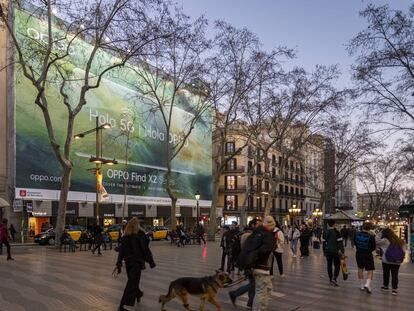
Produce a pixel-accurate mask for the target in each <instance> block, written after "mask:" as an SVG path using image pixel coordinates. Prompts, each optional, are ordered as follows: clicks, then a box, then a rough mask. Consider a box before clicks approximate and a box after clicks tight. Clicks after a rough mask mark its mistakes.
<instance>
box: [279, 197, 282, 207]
mask: <svg viewBox="0 0 414 311" xmlns="http://www.w3.org/2000/svg"><path fill="white" fill-rule="evenodd" d="M279 208H280V209H282V200H281V199H280V200H279Z"/></svg>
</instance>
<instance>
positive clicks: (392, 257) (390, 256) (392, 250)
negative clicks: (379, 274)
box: [385, 244, 405, 264]
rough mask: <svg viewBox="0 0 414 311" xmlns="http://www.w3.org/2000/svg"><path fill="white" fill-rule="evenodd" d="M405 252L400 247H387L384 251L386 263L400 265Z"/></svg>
mask: <svg viewBox="0 0 414 311" xmlns="http://www.w3.org/2000/svg"><path fill="white" fill-rule="evenodd" d="M404 256H405V252H404V250H403V248H402V247H401V246H398V245H391V244H390V245H389V246H388V248H387V250H386V251H385V259H386V260H387V261H388V262H392V263H396V264H400V263H402V262H403V261H404Z"/></svg>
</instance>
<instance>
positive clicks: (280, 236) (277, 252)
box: [270, 220, 285, 278]
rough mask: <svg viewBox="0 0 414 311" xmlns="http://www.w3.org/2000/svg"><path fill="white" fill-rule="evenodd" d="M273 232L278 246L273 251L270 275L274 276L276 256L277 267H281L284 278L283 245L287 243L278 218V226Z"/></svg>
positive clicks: (280, 271)
mask: <svg viewBox="0 0 414 311" xmlns="http://www.w3.org/2000/svg"><path fill="white" fill-rule="evenodd" d="M273 234H274V236H275V240H276V247H275V249H274V251H273V257H272V268H271V269H270V275H272V276H273V265H274V263H275V258H276V262H277V267H278V269H279V274H280V277H281V278H284V277H285V275H284V274H283V261H282V255H283V245H284V244H285V235H284V233H283V230H282V229H281V227H280V224H279V222H278V221H277V220H276V228H275V229H274V230H273Z"/></svg>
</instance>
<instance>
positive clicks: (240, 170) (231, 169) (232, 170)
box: [224, 165, 245, 173]
mask: <svg viewBox="0 0 414 311" xmlns="http://www.w3.org/2000/svg"><path fill="white" fill-rule="evenodd" d="M244 169H245V167H244V166H240V165H237V166H236V167H226V168H225V169H224V173H244Z"/></svg>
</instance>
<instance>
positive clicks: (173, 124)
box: [131, 9, 211, 227]
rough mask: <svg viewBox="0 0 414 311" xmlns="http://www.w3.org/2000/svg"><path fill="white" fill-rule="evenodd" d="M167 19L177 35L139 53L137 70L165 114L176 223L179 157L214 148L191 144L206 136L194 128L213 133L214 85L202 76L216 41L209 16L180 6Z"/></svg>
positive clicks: (158, 112) (152, 103)
mask: <svg viewBox="0 0 414 311" xmlns="http://www.w3.org/2000/svg"><path fill="white" fill-rule="evenodd" d="M166 24H167V27H166V28H167V29H168V32H169V33H170V34H171V35H170V36H169V37H168V38H167V39H166V40H163V41H162V42H161V41H158V42H153V44H152V45H151V53H150V54H148V55H147V56H146V57H145V58H136V61H137V62H139V63H140V64H141V65H142V69H136V68H131V69H132V70H133V71H134V73H135V74H136V76H137V79H136V81H135V83H134V85H133V87H134V88H135V89H136V90H137V91H138V92H139V93H140V94H141V95H142V96H144V97H145V98H146V100H147V101H148V106H149V111H148V114H149V115H152V117H153V118H159V119H160V124H159V125H158V126H159V128H160V130H161V131H162V132H163V134H162V137H163V139H160V143H161V144H163V146H164V151H165V152H164V160H163V165H165V168H166V169H165V174H164V176H165V178H164V182H163V187H164V188H165V190H166V192H167V193H168V196H169V198H170V199H171V218H170V223H171V226H172V227H174V226H175V224H176V206H177V200H178V198H179V196H180V193H179V192H180V191H183V186H184V185H183V184H180V187H178V184H179V183H180V181H179V175H177V165H178V164H177V162H176V160H177V159H178V158H179V157H180V156H181V157H190V155H191V154H192V156H196V155H195V153H196V150H199V152H203V155H204V156H206V155H211V154H210V153H208V149H205V148H201V147H194V148H191V144H194V143H198V144H201V145H202V141H198V142H195V138H194V136H192V134H193V132H195V131H196V130H199V131H204V132H203V133H204V134H203V135H210V133H211V128H210V125H211V120H210V119H209V115H210V111H209V110H210V108H211V106H210V102H209V100H208V94H209V89H208V85H206V84H205V83H204V82H203V80H202V78H203V75H204V73H205V70H206V67H205V63H204V61H203V58H202V56H203V54H204V53H206V52H207V51H208V49H209V48H210V42H209V40H207V39H206V36H205V29H206V25H207V21H206V19H205V18H204V17H200V18H198V19H196V20H192V19H190V18H189V17H188V16H186V15H185V14H184V13H183V12H182V11H181V10H180V9H175V12H174V14H172V15H171V17H170V18H169V19H168V20H167V23H166ZM141 95H140V96H141ZM182 111H184V112H182ZM199 139H202V138H201V137H199ZM202 149H204V150H202ZM200 158H201V155H200ZM209 168H210V167H209ZM186 186H187V187H186V188H187V190H188V191H190V190H189V188H191V191H192V192H193V193H192V194H190V195H191V198H193V197H194V193H195V192H196V191H197V190H200V191H201V192H204V193H206V192H207V191H208V187H205V188H204V187H203V189H193V188H194V187H195V186H196V185H194V184H190V185H186ZM180 188H181V189H180ZM186 195H187V196H188V195H189V193H186ZM181 197H182V195H181ZM186 198H189V197H186Z"/></svg>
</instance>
